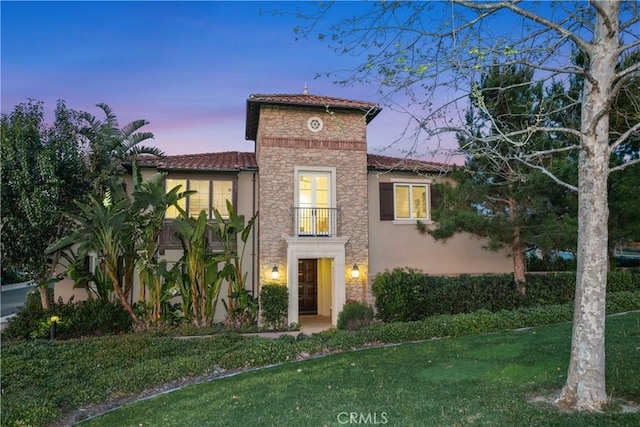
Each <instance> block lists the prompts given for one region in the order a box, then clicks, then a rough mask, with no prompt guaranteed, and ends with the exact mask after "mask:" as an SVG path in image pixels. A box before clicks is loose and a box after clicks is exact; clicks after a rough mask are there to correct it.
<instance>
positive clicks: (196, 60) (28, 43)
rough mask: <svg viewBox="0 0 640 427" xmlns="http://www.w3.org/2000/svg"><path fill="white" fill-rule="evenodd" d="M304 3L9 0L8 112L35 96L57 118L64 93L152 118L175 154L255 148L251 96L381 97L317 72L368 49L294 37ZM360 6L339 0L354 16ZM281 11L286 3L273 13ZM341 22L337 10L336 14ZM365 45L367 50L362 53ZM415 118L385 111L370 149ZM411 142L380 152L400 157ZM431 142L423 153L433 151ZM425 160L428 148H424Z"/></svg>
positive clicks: (123, 119) (5, 27) (121, 115)
mask: <svg viewBox="0 0 640 427" xmlns="http://www.w3.org/2000/svg"><path fill="white" fill-rule="evenodd" d="M308 7H309V5H307V4H304V3H301V2H7V1H2V2H1V3H0V8H1V37H2V38H1V48H2V49H1V52H2V53H1V72H2V75H1V83H2V98H1V101H2V113H9V112H10V111H11V110H12V108H13V107H14V106H15V105H16V104H18V103H20V102H25V101H26V100H27V98H34V99H37V100H40V101H43V102H44V103H45V108H46V110H47V112H48V115H49V119H50V115H51V113H52V111H53V108H54V107H55V103H56V101H57V100H58V99H63V100H65V101H66V103H67V106H68V107H69V108H73V109H76V110H84V111H89V112H91V113H92V114H94V115H96V116H97V117H98V118H101V117H102V116H101V112H100V111H99V110H98V109H97V108H96V107H95V104H97V103H99V102H104V103H106V104H108V105H110V106H111V107H112V108H113V110H114V112H115V113H116V115H117V116H118V119H119V122H120V124H121V125H124V124H126V123H128V122H130V121H132V120H135V119H146V120H148V121H149V122H150V125H148V126H146V127H145V128H144V129H145V130H148V131H151V132H153V133H154V134H155V139H154V141H153V142H152V144H153V145H155V146H157V147H159V148H160V149H162V150H164V151H165V152H166V153H167V154H181V153H202V152H212V151H225V150H238V151H252V150H253V143H252V142H250V141H246V140H245V138H244V125H245V107H246V99H247V98H248V96H249V95H250V94H252V93H301V92H302V90H303V87H304V84H305V82H306V83H307V84H308V86H309V92H310V93H313V94H319V95H329V96H337V97H342V98H349V99H358V100H365V101H371V102H377V101H378V100H377V99H376V95H375V92H374V90H373V89H371V88H367V87H365V86H353V87H347V88H344V87H340V86H336V85H334V84H332V79H331V78H320V79H315V76H316V75H317V74H318V73H326V72H332V71H339V70H345V69H349V68H352V67H354V66H355V65H357V64H359V63H361V62H362V58H358V57H355V58H354V57H349V56H339V55H337V54H335V53H334V52H333V51H332V50H331V49H329V48H328V47H327V45H326V44H324V43H321V42H319V41H317V40H304V39H303V40H298V41H296V40H295V34H294V33H293V28H294V27H295V26H296V25H298V24H300V22H299V21H297V20H296V18H295V16H294V15H293V12H295V11H296V10H300V9H304V8H308ZM358 7H362V4H361V3H357V2H349V3H342V4H340V8H339V10H338V12H340V13H344V14H345V15H348V14H355V13H357V9H358ZM274 11H279V12H284V13H280V14H274V13H273V12H274ZM335 18H336V20H338V18H339V16H337V15H336V16H335ZM363 54H364V53H363ZM406 120H407V118H406V117H404V116H402V115H400V114H399V113H395V112H393V111H391V110H390V109H386V110H384V111H383V112H382V113H381V114H380V115H379V116H378V117H377V118H376V119H375V120H374V121H373V122H372V123H371V124H370V125H369V129H368V139H369V152H374V153H380V150H381V149H382V148H384V147H386V146H388V145H389V144H391V143H392V142H393V141H394V140H395V139H396V138H397V137H398V136H399V135H400V134H401V133H402V132H403V130H404V126H405V124H406ZM401 149H402V145H396V146H394V148H392V149H390V150H386V151H384V152H382V154H387V155H401V154H400V153H401V151H400V150H401ZM425 151H426V150H425ZM426 158H428V156H427V157H426Z"/></svg>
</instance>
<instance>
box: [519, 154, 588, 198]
mask: <svg viewBox="0 0 640 427" xmlns="http://www.w3.org/2000/svg"><path fill="white" fill-rule="evenodd" d="M514 159H515V160H517V161H519V162H520V163H522V164H524V165H526V166H528V167H530V168H533V169H537V170H539V171H540V172H542V173H543V174H545V175H547V176H548V177H549V178H551V179H552V180H553V182H555V183H556V184H559V185H562V186H563V187H565V188H568V189H569V190H571V191H573V192H576V193H577V192H578V187H576V186H574V185H571V184H569V183H567V182H564V181H563V180H561V179H560V178H558V177H557V176H555V175H554V174H553V173H551V172H550V171H549V170H548V169H547V168H545V167H544V166H539V165H534V164H533V163H529V162H528V161H526V160H525V159H523V158H521V157H515V158H514Z"/></svg>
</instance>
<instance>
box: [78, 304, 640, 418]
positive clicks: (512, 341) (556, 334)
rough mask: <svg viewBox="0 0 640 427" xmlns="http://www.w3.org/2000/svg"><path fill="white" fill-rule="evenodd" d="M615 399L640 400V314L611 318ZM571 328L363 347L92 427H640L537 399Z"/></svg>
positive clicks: (129, 408)
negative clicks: (353, 425)
mask: <svg viewBox="0 0 640 427" xmlns="http://www.w3.org/2000/svg"><path fill="white" fill-rule="evenodd" d="M607 331H608V332H607V337H606V338H607V357H608V360H607V384H608V387H607V388H608V392H609V395H610V396H612V397H613V398H621V399H628V400H634V401H636V402H640V381H639V380H638V379H639V378H640V347H639V345H640V314H639V313H635V314H627V315H623V316H615V317H610V318H608V319H607ZM570 336H571V324H569V323H565V324H561V325H554V326H546V327H539V328H534V329H528V330H523V331H512V332H501V333H493V334H486V335H476V336H468V337H461V338H455V339H444V340H437V341H430V342H423V343H414V344H404V345H400V346H391V347H384V348H375V349H368V350H364V351H353V352H347V353H342V354H337V355H332V356H328V357H325V358H320V359H314V360H308V361H304V362H299V363H287V364H284V365H280V366H277V367H273V368H269V369H263V370H259V371H254V372H249V373H244V374H240V375H237V376H233V377H230V378H224V379H219V380H215V381H211V382H206V383H202V384H198V385H195V386H190V387H186V388H184V389H181V390H178V391H175V392H172V393H168V394H163V395H160V396H157V397H155V398H152V399H149V400H145V401H141V402H137V403H134V404H130V405H126V406H125V407H123V408H120V409H118V410H116V411H113V412H110V413H107V414H105V415H103V416H100V417H98V418H94V419H92V420H89V421H87V422H86V423H83V425H88V426H91V425H96V426H98V425H100V426H104V425H118V426H151V425H153V426H205V425H216V426H223V425H224V426H235V425H241V426H266V425H283V426H293V425H295V426H307V425H308V426H325V425H344V424H349V423H347V422H345V421H349V420H350V417H354V415H353V414H355V417H356V418H357V419H358V420H359V421H360V424H364V422H363V421H368V423H369V424H373V423H374V421H377V424H387V425H395V426H425V425H428V426H440V425H442V426H466V425H490V426H510V425H513V426H515V425H519V426H520V425H529V426H530V425H544V426H554V425H555V426H572V425H575V426H586V425H593V426H602V425H607V426H614V425H619V426H630V425H640V413H627V414H621V413H618V411H616V409H620V404H619V403H615V402H614V403H613V404H612V405H611V408H609V410H608V411H605V413H603V414H597V415H589V414H567V413H561V412H559V411H557V410H556V409H554V408H553V407H551V406H549V405H545V404H542V403H530V402H529V400H530V399H531V398H533V397H536V396H549V394H550V393H552V392H553V391H556V390H558V389H560V387H561V386H562V385H563V384H564V380H565V376H566V370H567V364H568V359H569V349H570Z"/></svg>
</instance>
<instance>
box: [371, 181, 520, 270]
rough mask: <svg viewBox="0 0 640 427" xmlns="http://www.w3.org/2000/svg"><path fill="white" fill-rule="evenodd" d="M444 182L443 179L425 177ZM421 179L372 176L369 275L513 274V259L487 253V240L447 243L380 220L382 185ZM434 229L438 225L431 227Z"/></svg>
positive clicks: (462, 236) (464, 236)
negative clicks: (401, 270) (403, 271)
mask: <svg viewBox="0 0 640 427" xmlns="http://www.w3.org/2000/svg"><path fill="white" fill-rule="evenodd" d="M422 178H425V179H426V180H436V181H441V180H443V179H445V178H441V177H435V176H434V177H422ZM409 179H412V180H415V179H421V177H420V176H418V175H417V174H407V173H384V174H376V173H370V174H369V176H368V186H369V263H370V264H369V266H370V271H369V274H370V276H371V277H373V276H375V275H376V274H377V273H380V272H383V271H385V270H387V269H389V270H391V269H393V268H396V267H411V268H416V269H420V270H422V271H424V272H425V273H427V274H432V275H456V274H462V273H469V274H476V273H508V272H513V263H512V259H511V258H510V257H508V254H507V252H505V251H497V252H493V251H489V250H484V249H483V246H485V245H486V243H487V240H486V239H479V238H477V237H475V236H473V235H470V234H468V233H459V234H456V235H454V236H453V237H451V238H450V239H448V240H447V241H446V242H442V241H436V240H435V239H434V238H433V237H431V236H429V235H421V234H420V233H418V231H417V230H416V226H415V222H413V223H410V222H405V223H402V222H401V221H381V220H380V192H379V183H380V182H393V181H396V182H401V181H402V180H409ZM429 227H434V225H433V224H432V225H429Z"/></svg>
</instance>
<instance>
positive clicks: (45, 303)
mask: <svg viewBox="0 0 640 427" xmlns="http://www.w3.org/2000/svg"><path fill="white" fill-rule="evenodd" d="M38 292H40V303H41V304H42V308H44V309H45V310H48V309H49V287H48V286H41V287H39V288H38Z"/></svg>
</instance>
